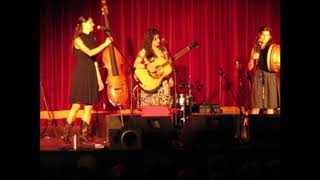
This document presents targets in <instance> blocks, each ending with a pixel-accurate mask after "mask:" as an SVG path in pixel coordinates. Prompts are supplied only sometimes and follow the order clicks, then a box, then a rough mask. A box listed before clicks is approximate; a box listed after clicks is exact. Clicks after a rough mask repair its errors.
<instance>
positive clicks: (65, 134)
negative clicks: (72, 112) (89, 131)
mask: <svg viewBox="0 0 320 180" xmlns="http://www.w3.org/2000/svg"><path fill="white" fill-rule="evenodd" d="M72 127H73V125H72V123H71V124H69V123H68V122H67V123H66V125H65V126H64V129H63V135H62V136H61V139H62V140H63V141H64V142H65V143H67V144H71V141H70V139H69V136H70V131H71V129H72Z"/></svg>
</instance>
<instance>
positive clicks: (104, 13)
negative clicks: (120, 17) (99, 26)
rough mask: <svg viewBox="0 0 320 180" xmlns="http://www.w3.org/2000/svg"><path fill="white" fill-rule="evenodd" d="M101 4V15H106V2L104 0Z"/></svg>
mask: <svg viewBox="0 0 320 180" xmlns="http://www.w3.org/2000/svg"><path fill="white" fill-rule="evenodd" d="M101 4H102V8H101V11H102V15H108V6H107V1H106V0H101Z"/></svg>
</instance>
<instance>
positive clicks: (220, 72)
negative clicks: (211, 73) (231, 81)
mask: <svg viewBox="0 0 320 180" xmlns="http://www.w3.org/2000/svg"><path fill="white" fill-rule="evenodd" d="M222 75H223V70H222V68H221V67H220V68H219V76H222Z"/></svg>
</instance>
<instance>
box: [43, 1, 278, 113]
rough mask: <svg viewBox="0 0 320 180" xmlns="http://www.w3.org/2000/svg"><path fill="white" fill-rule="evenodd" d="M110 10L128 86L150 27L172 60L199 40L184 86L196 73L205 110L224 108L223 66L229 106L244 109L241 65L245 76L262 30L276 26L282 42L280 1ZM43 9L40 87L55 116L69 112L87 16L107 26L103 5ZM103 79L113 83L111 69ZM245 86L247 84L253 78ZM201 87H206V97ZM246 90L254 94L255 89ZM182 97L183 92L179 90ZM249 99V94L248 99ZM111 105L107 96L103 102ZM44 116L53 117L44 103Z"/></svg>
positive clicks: (112, 5) (186, 63)
mask: <svg viewBox="0 0 320 180" xmlns="http://www.w3.org/2000/svg"><path fill="white" fill-rule="evenodd" d="M107 3H108V9H109V17H110V26H111V29H112V31H113V37H114V39H115V42H116V44H117V46H118V48H119V50H120V51H121V52H122V53H123V55H124V58H125V67H126V70H125V72H126V74H127V76H128V78H127V80H128V83H129V67H130V65H131V64H132V63H133V62H134V59H135V57H136V55H137V53H138V51H139V50H140V49H141V48H142V44H143V35H144V32H145V31H146V30H147V28H149V27H156V28H158V29H159V30H160V32H161V35H162V37H163V38H165V39H166V40H167V42H168V46H169V48H170V51H171V52H172V54H174V53H176V52H178V51H179V50H180V49H182V48H184V47H186V46H187V45H189V44H190V43H191V42H193V41H197V42H198V43H199V44H200V46H199V48H197V49H193V50H191V51H190V52H188V53H187V54H185V55H184V56H182V57H181V58H180V59H178V60H177V61H176V62H175V64H176V67H177V83H186V82H187V80H188V74H190V75H191V80H192V83H193V84H194V86H193V87H194V88H193V92H192V93H193V95H194V96H195V99H196V102H197V103H203V102H204V101H207V102H210V103H218V101H219V76H218V72H219V68H220V67H221V68H222V70H223V71H224V75H226V77H227V79H224V80H223V88H222V94H223V98H222V106H235V105H236V102H235V98H236V97H237V94H238V92H239V80H238V74H237V71H236V61H239V62H240V64H241V65H242V68H241V69H242V71H243V72H245V71H246V65H247V62H248V59H249V54H250V49H251V47H252V44H253V42H254V39H255V35H256V32H257V29H258V27H260V26H261V25H264V24H265V25H269V26H270V27H271V28H272V29H273V39H274V42H276V43H280V2H279V1H278V0H108V1H107ZM40 7H41V9H40V80H41V82H42V84H43V88H44V92H45V95H46V98H47V101H48V105H49V108H50V110H65V109H69V108H70V102H69V90H70V80H71V75H72V71H73V68H74V65H75V59H74V57H73V55H72V53H71V47H70V45H71V39H72V35H73V31H74V28H75V25H76V22H77V19H78V17H79V16H80V15H90V16H92V17H93V18H94V21H95V24H96V25H97V24H102V25H103V16H102V15H101V10H100V9H101V1H100V0H68V1H65V0H47V1H43V2H42V3H41V6H40ZM93 34H94V35H95V36H96V37H97V40H98V42H99V43H101V42H102V41H103V39H104V34H103V33H102V32H99V31H98V30H95V31H94V32H93ZM101 73H102V75H103V76H105V74H106V73H105V69H101ZM244 75H245V73H244ZM243 80H244V84H246V82H247V79H246V76H243ZM200 85H203V88H201V89H200V90H199V91H198V90H197V87H199V86H200ZM129 86H130V84H128V87H129ZM245 87H246V86H245ZM244 90H245V92H248V91H247V88H245V89H244ZM178 92H179V93H182V90H181V89H179V88H178ZM245 94H247V93H245ZM234 97H235V98H234ZM247 98H248V96H247V95H245V96H244V99H247ZM105 100H106V95H104V93H102V94H101V101H105ZM40 110H45V105H44V102H43V99H42V98H40Z"/></svg>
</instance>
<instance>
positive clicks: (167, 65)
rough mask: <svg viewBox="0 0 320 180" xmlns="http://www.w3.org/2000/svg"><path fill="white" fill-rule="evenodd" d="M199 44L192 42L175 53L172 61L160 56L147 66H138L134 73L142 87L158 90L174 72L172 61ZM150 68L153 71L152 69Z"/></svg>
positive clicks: (150, 90) (146, 89)
mask: <svg viewBox="0 0 320 180" xmlns="http://www.w3.org/2000/svg"><path fill="white" fill-rule="evenodd" d="M198 46H199V43H197V42H192V43H191V44H190V45H189V46H187V47H185V48H183V49H182V50H180V51H179V52H178V53H177V54H175V55H174V56H173V57H172V60H171V61H170V60H168V59H166V58H163V57H158V58H156V59H155V60H154V61H153V62H152V63H150V64H148V66H147V68H136V69H135V72H134V74H135V77H136V79H137V80H138V81H139V82H140V84H139V85H140V87H141V88H142V89H143V90H145V91H148V92H154V91H156V90H158V88H159V87H160V86H161V84H162V81H163V80H164V78H166V77H167V76H168V75H170V74H171V72H172V66H171V62H172V61H173V60H176V59H178V58H179V57H181V56H182V55H184V54H185V53H187V52H189V51H190V50H191V49H193V48H196V47H198ZM150 69H151V70H152V71H150Z"/></svg>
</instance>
